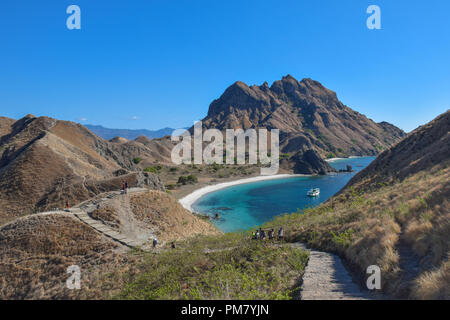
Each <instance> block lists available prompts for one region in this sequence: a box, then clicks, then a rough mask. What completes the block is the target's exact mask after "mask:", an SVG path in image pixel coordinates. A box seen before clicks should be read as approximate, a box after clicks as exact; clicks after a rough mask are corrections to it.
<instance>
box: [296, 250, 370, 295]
mask: <svg viewBox="0 0 450 320" xmlns="http://www.w3.org/2000/svg"><path fill="white" fill-rule="evenodd" d="M292 245H293V246H295V247H298V248H301V249H304V250H308V251H309V261H308V265H307V266H306V269H305V274H304V275H303V285H302V290H301V292H300V299H301V300H367V299H371V296H370V295H369V294H368V292H364V291H362V290H361V289H360V288H359V286H358V285H357V284H356V283H355V282H354V281H353V280H352V278H351V276H350V274H349V273H348V271H347V269H346V268H345V267H344V265H343V264H342V261H341V259H340V258H339V257H338V256H336V255H334V254H332V253H327V252H322V251H317V250H312V249H309V248H307V247H306V246H305V245H304V244H302V243H294V244H292Z"/></svg>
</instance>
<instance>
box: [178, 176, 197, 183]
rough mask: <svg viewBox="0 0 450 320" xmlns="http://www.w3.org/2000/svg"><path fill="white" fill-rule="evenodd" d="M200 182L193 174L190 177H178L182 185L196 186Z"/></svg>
mask: <svg viewBox="0 0 450 320" xmlns="http://www.w3.org/2000/svg"><path fill="white" fill-rule="evenodd" d="M197 182H198V179H197V176H195V175H193V174H191V175H188V176H180V177H178V183H179V184H182V185H186V184H195V183H197Z"/></svg>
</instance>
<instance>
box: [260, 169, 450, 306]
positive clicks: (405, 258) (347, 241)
mask: <svg viewBox="0 0 450 320" xmlns="http://www.w3.org/2000/svg"><path fill="white" fill-rule="evenodd" d="M449 181H450V169H449V161H446V162H444V163H441V164H440V165H436V166H435V167H433V168H430V169H429V170H428V171H421V172H419V173H417V174H414V175H413V176H410V177H408V178H406V179H405V180H403V181H392V182H391V183H389V184H383V183H379V184H378V185H377V186H374V187H372V188H371V189H367V190H366V191H358V189H357V188H353V187H352V188H349V189H347V190H344V191H343V192H342V193H341V194H339V195H338V196H336V197H334V198H333V199H332V200H330V201H328V202H326V203H325V204H322V205H321V206H319V207H317V208H315V209H310V210H305V212H304V214H302V213H296V214H291V215H285V216H281V217H278V218H276V219H275V220H274V221H272V222H270V223H269V224H267V226H280V225H282V226H285V228H286V230H287V232H286V233H287V240H288V241H299V240H300V241H304V242H307V243H308V244H309V245H311V246H312V247H315V248H320V249H323V250H327V251H332V252H336V253H338V254H339V255H340V256H342V257H344V258H345V259H346V261H348V262H349V263H350V264H351V266H352V267H353V268H354V269H355V271H356V272H357V273H358V274H359V276H360V277H361V279H363V278H364V277H365V271H366V268H367V267H368V266H369V265H373V264H375V265H378V266H379V267H380V268H381V271H382V287H383V290H384V292H386V293H388V294H392V295H393V296H394V297H397V298H418V299H450V261H449V250H450V204H449V195H450V185H449V183H448V182H449ZM414 266H417V267H419V268H420V272H418V273H414V272H412V271H411V268H412V267H414Z"/></svg>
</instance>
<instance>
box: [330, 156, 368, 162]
mask: <svg viewBox="0 0 450 320" xmlns="http://www.w3.org/2000/svg"><path fill="white" fill-rule="evenodd" d="M365 157H370V156H350V157H348V158H331V159H325V161H326V162H334V161H338V160H345V159H358V158H365Z"/></svg>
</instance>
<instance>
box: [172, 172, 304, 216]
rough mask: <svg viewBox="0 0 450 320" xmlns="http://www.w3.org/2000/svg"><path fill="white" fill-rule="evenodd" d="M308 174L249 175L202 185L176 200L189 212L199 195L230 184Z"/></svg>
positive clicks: (191, 210) (201, 195)
mask: <svg viewBox="0 0 450 320" xmlns="http://www.w3.org/2000/svg"><path fill="white" fill-rule="evenodd" d="M304 176H309V175H304V174H277V175H272V176H257V177H251V178H244V179H237V180H233V181H228V182H222V183H218V184H213V185H209V186H205V187H202V188H200V189H197V190H195V191H194V192H191V193H190V194H188V195H187V196H185V197H183V198H181V199H179V200H178V202H179V203H180V204H181V205H182V206H183V207H184V208H185V209H187V210H189V211H190V212H194V210H193V209H192V205H193V204H194V203H195V202H196V201H197V200H198V199H200V198H201V197H203V196H204V195H206V194H208V193H211V192H214V191H218V190H221V189H225V188H228V187H231V186H236V185H239V184H245V183H252V182H258V181H264V180H274V179H282V178H294V177H304Z"/></svg>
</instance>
